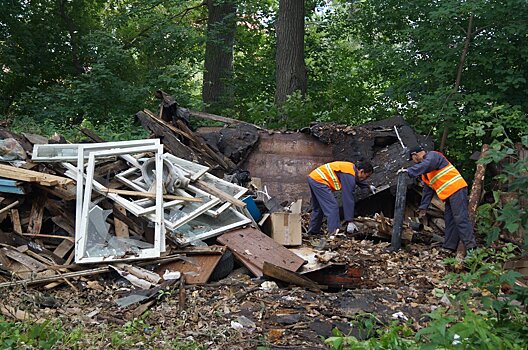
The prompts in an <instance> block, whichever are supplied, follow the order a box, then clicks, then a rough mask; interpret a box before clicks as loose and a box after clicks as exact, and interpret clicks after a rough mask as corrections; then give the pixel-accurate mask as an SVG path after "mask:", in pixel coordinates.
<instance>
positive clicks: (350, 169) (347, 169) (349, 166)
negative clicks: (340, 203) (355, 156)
mask: <svg viewBox="0 0 528 350" xmlns="http://www.w3.org/2000/svg"><path fill="white" fill-rule="evenodd" d="M338 171H339V172H342V173H346V174H351V175H353V176H356V172H355V171H354V164H353V163H350V162H332V163H326V164H323V165H321V166H320V167H318V168H317V169H315V170H314V171H312V172H311V173H310V175H308V176H309V177H310V178H312V179H313V180H315V181H317V182H319V183H322V184H325V185H327V186H328V187H330V188H331V189H332V190H333V191H339V190H341V182H340V181H339V178H338V177H337V174H336V172H338Z"/></svg>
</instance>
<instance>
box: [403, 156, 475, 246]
mask: <svg viewBox="0 0 528 350" xmlns="http://www.w3.org/2000/svg"><path fill="white" fill-rule="evenodd" d="M409 160H412V161H413V162H414V163H415V165H413V166H412V167H410V168H407V169H401V170H399V171H398V172H400V171H406V172H407V174H408V175H409V176H410V177H418V176H420V175H421V179H422V181H423V183H424V185H425V186H424V189H423V194H422V201H421V203H420V206H419V207H418V216H419V217H424V216H425V214H426V211H427V208H428V207H429V204H431V200H432V199H433V195H434V193H435V192H436V194H437V195H438V198H440V199H441V200H442V201H444V202H445V212H444V220H445V237H444V244H443V248H444V249H447V250H449V251H453V252H454V251H456V249H457V246H458V242H459V241H460V240H461V241H462V243H464V246H465V247H466V249H467V250H468V251H471V250H473V249H474V248H475V247H476V246H477V243H476V241H475V235H474V233H473V225H472V224H471V222H470V221H469V211H468V199H467V195H468V190H467V187H468V185H467V183H466V181H465V180H464V179H463V178H462V175H460V173H459V172H458V170H457V169H456V168H455V167H454V166H453V164H451V163H450V162H449V161H448V160H447V158H446V157H445V156H444V155H443V154H442V153H440V152H436V151H431V152H426V151H425V150H424V149H423V148H422V147H421V146H415V147H413V148H411V150H410V154H409Z"/></svg>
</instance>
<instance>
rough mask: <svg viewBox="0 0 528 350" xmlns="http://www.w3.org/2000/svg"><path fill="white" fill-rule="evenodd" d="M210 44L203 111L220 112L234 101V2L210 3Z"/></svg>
mask: <svg viewBox="0 0 528 350" xmlns="http://www.w3.org/2000/svg"><path fill="white" fill-rule="evenodd" d="M207 9H208V12H209V16H208V19H207V41H206V44H205V67H204V76H203V87H202V99H203V102H204V110H205V111H207V112H211V113H218V112H220V111H221V109H222V108H223V107H226V106H229V105H230V104H231V101H232V92H231V91H230V90H231V89H230V88H229V84H230V79H231V77H232V75H233V43H234V39H235V30H236V5H235V1H233V0H207Z"/></svg>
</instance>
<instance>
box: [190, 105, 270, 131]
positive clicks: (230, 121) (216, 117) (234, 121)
mask: <svg viewBox="0 0 528 350" xmlns="http://www.w3.org/2000/svg"><path fill="white" fill-rule="evenodd" d="M189 114H190V115H192V116H193V117H196V118H200V119H207V120H212V121H215V122H221V123H226V124H248V125H251V126H253V127H255V128H256V129H259V130H266V129H264V128H262V127H260V126H258V125H255V124H251V123H248V122H244V121H242V120H237V119H233V118H227V117H222V116H220V115H216V114H211V113H205V112H198V111H191V110H190V111H189Z"/></svg>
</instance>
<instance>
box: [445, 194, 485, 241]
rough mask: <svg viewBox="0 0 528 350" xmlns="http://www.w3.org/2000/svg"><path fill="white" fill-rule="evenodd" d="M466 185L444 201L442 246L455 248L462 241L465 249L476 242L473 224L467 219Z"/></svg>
mask: <svg viewBox="0 0 528 350" xmlns="http://www.w3.org/2000/svg"><path fill="white" fill-rule="evenodd" d="M467 192H468V191H467V187H464V188H461V189H460V190H458V191H456V192H455V193H453V194H452V195H451V196H449V198H447V199H446V201H445V213H444V220H445V237H444V248H446V249H451V250H456V249H457V246H458V242H459V241H462V243H464V246H465V247H466V249H471V248H475V247H476V246H477V243H476V241H475V235H474V233H473V225H472V224H471V222H470V221H469V212H468V198H467Z"/></svg>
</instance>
